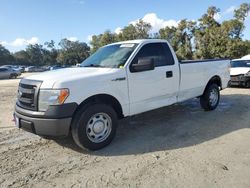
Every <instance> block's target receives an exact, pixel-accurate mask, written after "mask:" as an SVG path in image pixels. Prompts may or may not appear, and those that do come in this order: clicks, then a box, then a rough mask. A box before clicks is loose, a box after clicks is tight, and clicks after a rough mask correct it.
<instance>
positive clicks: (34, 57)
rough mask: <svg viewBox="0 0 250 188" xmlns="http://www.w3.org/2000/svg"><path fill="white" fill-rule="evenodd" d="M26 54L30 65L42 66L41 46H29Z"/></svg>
mask: <svg viewBox="0 0 250 188" xmlns="http://www.w3.org/2000/svg"><path fill="white" fill-rule="evenodd" d="M26 53H27V54H28V56H29V62H30V63H31V64H32V65H44V64H45V63H44V61H43V59H44V53H43V46H42V45H40V44H34V45H32V44H30V45H28V46H27V48H26Z"/></svg>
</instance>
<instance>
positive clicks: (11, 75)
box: [9, 74, 17, 79]
mask: <svg viewBox="0 0 250 188" xmlns="http://www.w3.org/2000/svg"><path fill="white" fill-rule="evenodd" d="M9 78H10V79H12V78H17V74H10V77H9Z"/></svg>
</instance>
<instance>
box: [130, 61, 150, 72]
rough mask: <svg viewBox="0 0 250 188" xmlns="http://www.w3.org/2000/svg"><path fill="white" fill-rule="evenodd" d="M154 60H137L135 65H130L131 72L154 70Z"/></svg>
mask: <svg viewBox="0 0 250 188" xmlns="http://www.w3.org/2000/svg"><path fill="white" fill-rule="evenodd" d="M154 69H155V66H154V59H152V58H139V59H138V63H137V64H132V66H131V69H130V70H131V72H143V71H149V70H154Z"/></svg>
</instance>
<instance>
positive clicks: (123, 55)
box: [80, 43, 137, 68]
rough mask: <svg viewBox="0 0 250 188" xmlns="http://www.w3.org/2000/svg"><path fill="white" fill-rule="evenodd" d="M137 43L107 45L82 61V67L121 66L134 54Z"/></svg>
mask: <svg viewBox="0 0 250 188" xmlns="http://www.w3.org/2000/svg"><path fill="white" fill-rule="evenodd" d="M136 46H137V44H134V43H124V44H114V45H110V46H105V47H102V48H100V49H99V50H97V52H95V53H94V54H93V55H91V56H90V57H89V58H87V59H86V60H85V61H83V62H82V63H81V65H80V66H81V67H110V68H121V67H123V66H124V64H125V63H126V61H127V59H128V58H129V56H130V55H131V54H132V52H133V51H134V49H135V48H136Z"/></svg>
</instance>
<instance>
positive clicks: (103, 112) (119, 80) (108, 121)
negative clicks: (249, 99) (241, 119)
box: [14, 39, 230, 150]
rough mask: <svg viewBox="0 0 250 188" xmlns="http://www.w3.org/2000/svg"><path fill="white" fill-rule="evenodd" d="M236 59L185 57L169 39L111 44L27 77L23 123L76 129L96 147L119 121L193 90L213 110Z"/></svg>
mask: <svg viewBox="0 0 250 188" xmlns="http://www.w3.org/2000/svg"><path fill="white" fill-rule="evenodd" d="M229 68H230V61H228V60H203V61H185V62H179V61H178V59H177V57H176V55H175V53H174V51H173V49H172V47H171V46H170V45H169V44H168V42H167V41H165V40H156V39H145V40H132V41H125V42H119V43H114V44H110V45H107V46H104V47H102V48H100V49H99V50H98V51H97V52H95V53H94V54H93V55H92V56H90V57H89V58H87V59H86V60H85V61H84V62H83V63H82V64H81V67H77V68H67V69H60V70H55V71H49V72H45V73H41V74H37V75H32V76H30V77H27V78H24V79H22V80H21V81H20V84H19V88H18V98H17V102H16V105H15V112H14V117H15V120H16V125H17V127H19V128H21V129H24V130H27V131H30V132H32V133H35V134H38V135H43V136H64V135H65V136H67V135H69V134H72V137H73V139H74V141H75V143H76V144H77V145H78V146H80V147H81V148H87V149H90V150H97V149H100V148H103V147H104V146H106V145H108V144H109V143H110V142H111V141H112V139H113V138H114V136H115V133H116V127H117V124H118V120H119V119H120V118H123V117H126V116H132V115H135V114H139V113H142V112H146V111H149V110H153V109H156V108H160V107H163V106H168V105H171V104H174V103H178V102H181V101H184V100H188V99H191V98H194V97H199V98H200V104H201V106H202V107H203V108H204V109H205V110H206V111H209V110H214V109H215V108H216V107H217V105H218V103H219V100H220V90H221V89H224V88H226V87H227V84H228V82H229V80H230V75H229Z"/></svg>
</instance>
